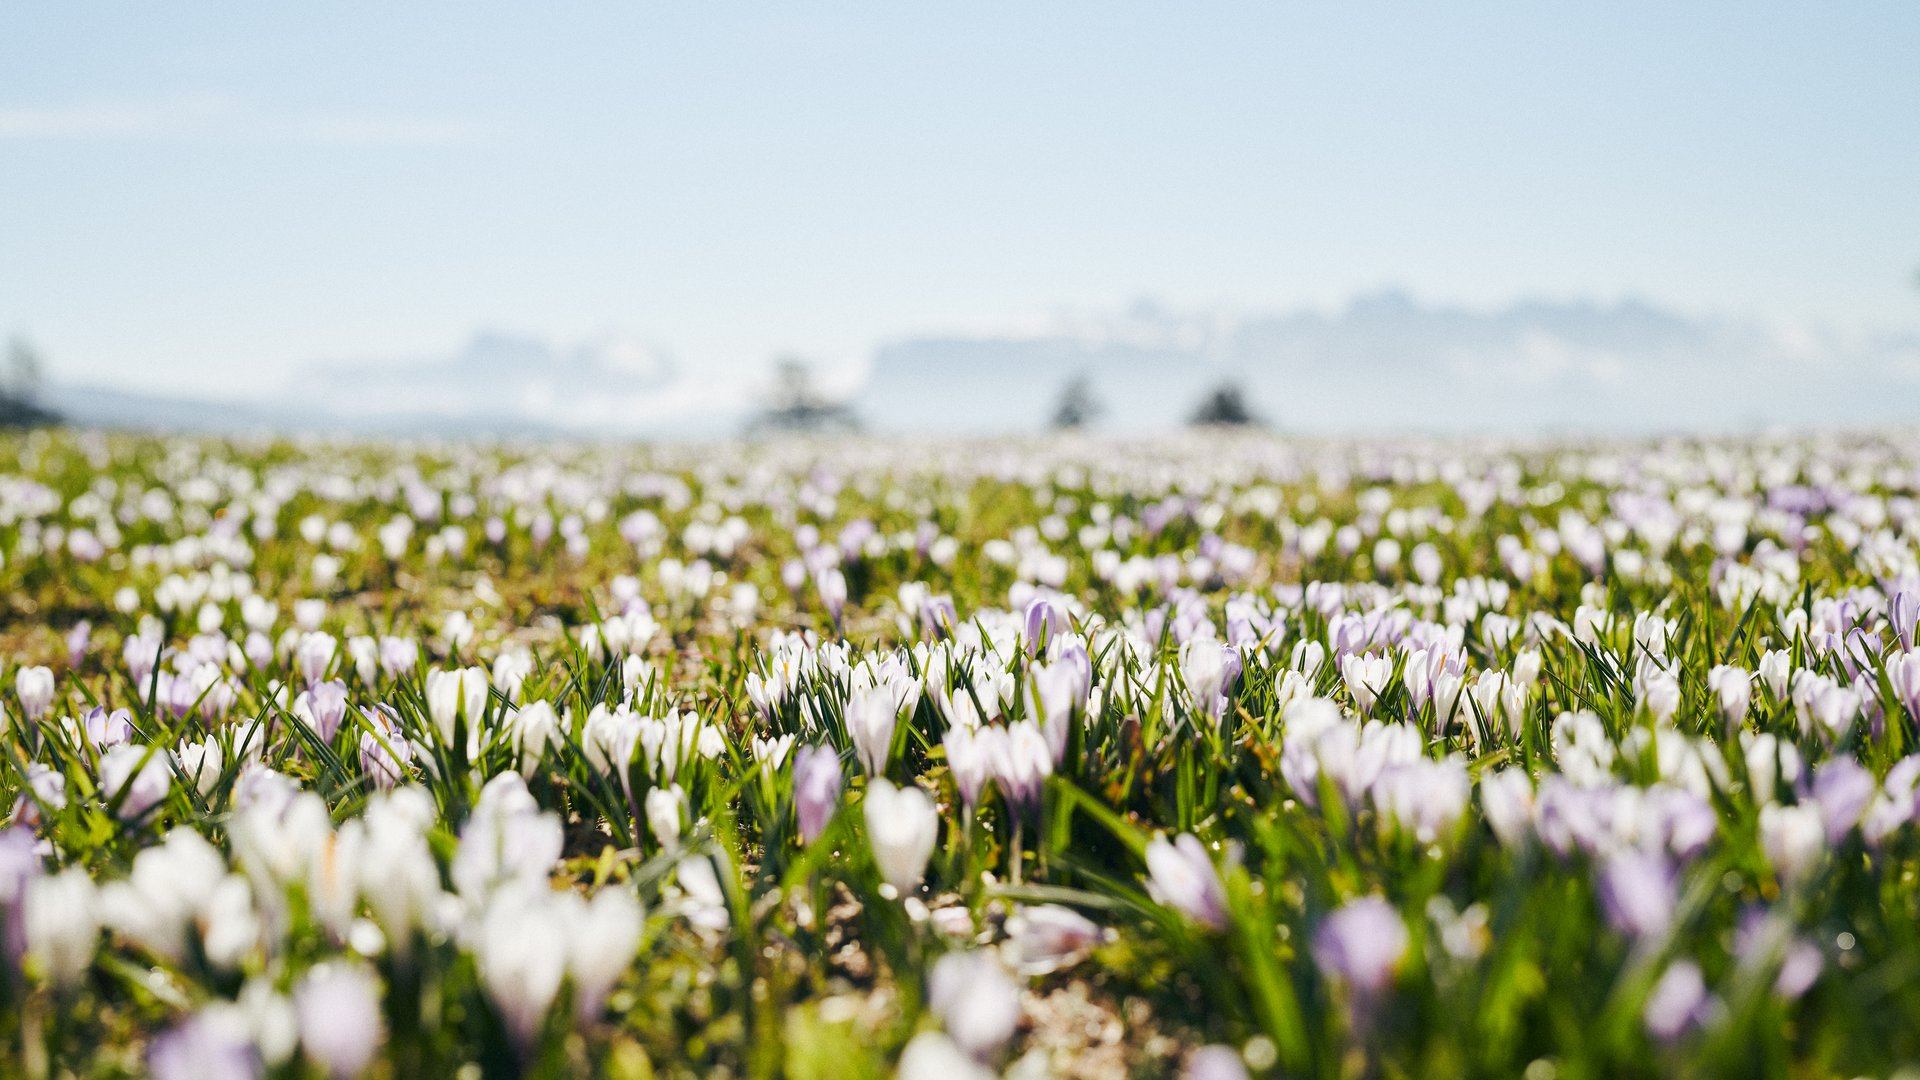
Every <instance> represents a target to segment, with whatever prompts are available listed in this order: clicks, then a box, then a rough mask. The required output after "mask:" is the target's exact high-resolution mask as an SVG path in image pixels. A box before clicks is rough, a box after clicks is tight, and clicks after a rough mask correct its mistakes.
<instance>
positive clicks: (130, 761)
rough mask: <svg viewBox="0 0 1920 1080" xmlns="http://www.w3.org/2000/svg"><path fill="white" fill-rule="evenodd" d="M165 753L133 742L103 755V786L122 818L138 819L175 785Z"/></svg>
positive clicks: (105, 796) (104, 794)
mask: <svg viewBox="0 0 1920 1080" xmlns="http://www.w3.org/2000/svg"><path fill="white" fill-rule="evenodd" d="M170 776H171V770H170V769H169V768H168V767H167V760H166V754H165V753H164V752H160V751H154V752H149V750H148V748H147V747H144V746H140V745H138V744H134V743H128V744H127V745H124V746H116V747H114V748H113V749H112V750H109V751H107V753H106V754H105V755H104V756H103V757H101V759H100V790H101V794H102V796H103V797H104V798H105V799H106V800H107V802H108V803H109V804H112V803H113V802H114V801H115V800H118V801H119V807H118V809H116V810H115V811H114V813H115V815H116V816H118V817H119V818H120V820H121V821H128V822H132V821H139V820H140V819H141V818H143V817H145V816H146V814H147V812H148V811H149V810H152V809H153V808H154V807H155V806H157V805H159V803H160V801H161V800H163V799H165V798H166V797H167V792H168V791H169V790H171V789H172V787H173V782H172V780H171V779H170Z"/></svg>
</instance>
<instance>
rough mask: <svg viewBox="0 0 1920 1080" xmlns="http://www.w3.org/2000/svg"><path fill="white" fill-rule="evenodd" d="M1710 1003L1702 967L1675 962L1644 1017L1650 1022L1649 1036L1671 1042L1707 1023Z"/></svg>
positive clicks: (1650, 997)
mask: <svg viewBox="0 0 1920 1080" xmlns="http://www.w3.org/2000/svg"><path fill="white" fill-rule="evenodd" d="M1707 1004H1708V999H1707V982H1706V979H1705V978H1703V977H1702V976H1701V974H1700V965H1698V964H1696V963H1694V962H1693V961H1691V960H1675V961H1674V962H1673V963H1672V964H1670V965H1668V967H1667V970H1666V972H1665V973H1664V974H1662V975H1661V976H1660V981H1659V982H1657V983H1655V984H1654V985H1653V992H1652V993H1650V994H1648V995H1647V1004H1646V1007H1645V1008H1644V1009H1642V1010H1641V1013H1640V1016H1641V1019H1642V1020H1644V1021H1645V1022H1646V1025H1647V1034H1649V1035H1651V1036H1653V1037H1654V1039H1656V1040H1658V1041H1660V1042H1664V1043H1670V1042H1674V1041H1676V1040H1678V1039H1679V1038H1680V1036H1682V1035H1684V1034H1686V1033H1687V1031H1688V1030H1690V1029H1692V1028H1694V1027H1697V1026H1699V1024H1700V1023H1701V1022H1702V1021H1703V1020H1705V1018H1706V1014H1707Z"/></svg>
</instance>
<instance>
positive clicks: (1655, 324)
mask: <svg viewBox="0 0 1920 1080" xmlns="http://www.w3.org/2000/svg"><path fill="white" fill-rule="evenodd" d="M768 373H769V374H770V368H769V371H768ZM760 374H761V373H759V372H752V373H749V374H745V375H729V374H728V373H727V372H726V371H724V370H720V369H715V368H711V367H709V368H705V369H698V370H694V371H688V370H683V369H682V367H681V366H680V365H679V364H677V363H676V362H675V361H674V359H673V358H672V357H671V356H670V355H669V354H668V353H667V352H666V351H665V350H663V349H660V348H657V347H655V346H652V345H649V344H646V343H642V342H635V341H632V340H627V339H618V338H602V339H596V340H593V341H589V342H585V343H581V344H578V345H574V346H570V347H561V346H555V345H552V344H550V343H548V342H546V341H543V340H541V339H538V338H534V337H528V336H524V335H513V334H505V333H499V332H482V333H479V334H476V335H475V336H474V337H473V338H471V339H470V340H469V341H468V342H467V343H466V344H465V345H463V346H462V347H461V348H459V349H457V350H455V351H453V352H451V353H449V354H447V355H445V356H440V357H427V358H421V359H415V360H412V361H403V360H351V361H332V362H316V363H314V364H311V365H309V366H308V367H307V368H306V369H305V370H303V371H302V372H300V373H298V375H297V376H296V377H295V378H294V379H293V380H292V381H291V382H290V384H289V388H288V389H287V390H286V391H284V392H282V393H280V394H278V395H273V396H269V397H265V398H261V399H258V400H255V401H252V402H246V403H228V402H218V401H193V400H181V399H173V398H165V397H159V396H145V395H140V394H132V393H125V392H120V391H114V390H109V389H104V388H88V387H67V388H59V387H55V388H53V390H52V392H51V393H50V394H49V404H51V405H52V406H53V407H54V408H56V409H58V410H59V411H61V412H63V413H64V414H66V415H67V416H69V417H71V418H73V419H74V420H76V421H79V422H82V423H94V424H103V425H109V426H116V427H134V428H145V429H166V430H174V429H180V430H194V431H213V432H242V431H249V432H251V431H287V432H306V431H322V432H335V433H343V434H361V435H407V434H419V435H504V436H531V437H538V436H543V435H562V434H564V435H573V436H581V437H589V438H634V437H640V438H662V439H677V438H710V437H721V436H726V435H731V434H736V433H738V432H740V431H741V430H743V429H744V427H745V426H746V424H747V422H748V421H749V420H750V419H751V417H752V415H753V413H754V412H755V409H756V407H757V406H758V405H759V404H760V403H761V402H762V400H763V396H764V393H765V387H764V384H763V383H762V382H761V381H759V376H760ZM1080 375H1085V376H1086V377H1087V379H1088V381H1089V383H1090V385H1091V388H1092V394H1093V396H1094V398H1095V399H1097V400H1098V401H1099V403H1100V404H1101V405H1102V406H1103V414H1102V418H1101V421H1100V423H1099V428H1100V429H1102V430H1108V431H1114V432H1138V431H1152V430H1156V429H1164V428H1171V427H1175V426H1178V425H1180V424H1182V423H1184V422H1185V420H1186V419H1187V417H1188V416H1189V415H1190V413H1191V412H1192V410H1193V409H1194V407H1195V406H1196V405H1197V404H1198V403H1199V402H1200V400H1201V399H1202V398H1203V397H1204V396H1206V395H1207V394H1208V393H1209V392H1210V391H1211V390H1213V389H1214V388H1216V387H1218V386H1220V385H1222V384H1223V383H1226V382H1229V381H1231V382H1236V383H1238V384H1240V385H1241V386H1242V387H1243V388H1244V389H1245V391H1246V396H1247V398H1248V399H1249V401H1250V402H1251V404H1252V405H1253V407H1254V408H1255V409H1256V410H1257V411H1258V412H1260V413H1261V414H1263V415H1264V416H1266V417H1267V418H1269V419H1270V420H1272V421H1274V422H1275V423H1277V425H1278V426H1280V427H1282V428H1283V429H1286V430H1293V431H1300V432H1307V433H1314V432H1325V433H1355V432H1367V431H1424V432H1438V433H1445V432H1468V431H1486V432H1532V431H1553V430H1558V431H1592V432H1599V433H1605V432H1634V431H1660V430H1666V431H1693V430H1728V429H1739V428H1751V427H1756V426H1762V425H1798V426H1820V425H1868V424H1884V423H1899V422H1914V421H1920V331H1916V330H1907V331H1901V332H1880V333H1853V334H1842V333H1835V332H1832V331H1823V330H1807V329H1800V330H1791V331H1789V330H1782V329H1779V328H1776V327H1771V326H1768V325H1766V324H1763V323H1760V322H1758V321H1756V320H1743V319H1734V318H1699V317H1694V316H1688V315H1684V314H1680V313H1676V312H1674V311H1671V310H1668V309H1665V308H1662V307H1660V306H1658V305H1656V304H1653V303H1649V302H1646V301H1641V300H1622V301H1619V302H1615V303H1596V302H1592V301H1582V300H1542V299H1525V300H1518V301H1515V302H1513V303H1511V304H1507V305H1505V306H1503V307H1498V308H1492V309H1484V310H1482V309H1471V308H1463V307H1457V306H1448V305H1434V304H1427V303H1422V302H1421V301H1419V300H1417V299H1415V298H1414V297H1413V296H1411V295H1409V294H1408V293H1406V292H1403V291H1399V290H1383V291H1379V292H1375V293H1369V294H1365V295H1362V296H1358V297H1355V298H1354V299H1353V300H1352V301H1350V302H1349V303H1348V304H1346V305H1345V306H1344V307H1342V308H1340V309H1338V310H1335V311H1331V312H1327V311H1319V310H1312V309H1301V310H1294V311H1285V312H1273V313H1251V314H1238V315H1235V314H1223V313H1220V312H1210V311H1180V310H1176V309H1173V308H1170V307H1168V306H1165V305H1162V304H1158V303H1154V302H1151V301H1141V302H1138V303H1135V304H1133V305H1130V306H1127V307H1124V308H1121V309H1118V310H1116V311H1114V312H1111V313H1094V314H1091V315H1087V314H1069V315H1064V316H1061V317H1059V318H1056V319H1054V320H1052V321H1051V322H1050V323H1048V324H1045V325H1040V326H1034V327H1027V328H1024V329H1018V330H1011V331H1006V332H986V333H972V334H952V333H949V334H928V335H922V336H914V337H908V338H905V339H901V340H897V341H893V342H889V343H886V344H883V345H881V346H880V347H879V348H878V349H876V350H875V352H874V354H873V360H872V363H871V365H870V367H869V369H868V371H867V373H866V378H865V381H864V383H862V384H861V385H860V388H859V389H858V391H857V392H856V393H855V394H854V396H853V399H852V404H853V407H854V409H855V412H856V413H857V415H858V416H859V418H860V419H861V420H862V421H863V423H864V424H865V426H866V427H867V428H869V429H870V430H874V431H879V432H899V433H916V432H926V433H943V434H995V433H1007V432H1023V431H1034V430H1037V429H1040V428H1042V427H1044V426H1046V424H1047V423H1048V421H1049V419H1050V418H1051V417H1052V415H1053V413H1054V411H1055V408H1056V406H1057V404H1058V400H1059V397H1060V394H1061V392H1062V391H1063V390H1064V388H1065V387H1066V386H1067V384H1068V383H1069V382H1070V381H1072V380H1073V379H1074V378H1075V377H1076V376H1080Z"/></svg>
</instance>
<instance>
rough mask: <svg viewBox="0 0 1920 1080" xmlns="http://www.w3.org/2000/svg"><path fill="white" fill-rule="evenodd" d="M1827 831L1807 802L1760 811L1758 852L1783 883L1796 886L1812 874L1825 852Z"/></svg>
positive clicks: (1775, 805) (1762, 808)
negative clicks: (1765, 857)
mask: <svg viewBox="0 0 1920 1080" xmlns="http://www.w3.org/2000/svg"><path fill="white" fill-rule="evenodd" d="M1827 846H1828V844H1827V830H1826V826H1825V824H1824V823H1823V822H1822V821H1821V814H1820V808H1819V807H1818V806H1817V805H1814V804H1810V803H1795V804H1794V805H1792V806H1781V805H1780V804H1778V803H1770V804H1768V805H1766V806H1763V807H1761V808H1760V850H1762V851H1764V852H1766V855H1767V861H1768V862H1770V863H1772V864H1773V871H1774V873H1775V874H1778V875H1779V877H1780V880H1781V882H1782V883H1783V884H1788V885H1792V884H1798V883H1799V882H1802V881H1805V880H1806V879H1807V878H1808V877H1809V876H1811V875H1812V873H1813V871H1814V870H1815V869H1817V868H1818V867H1819V865H1820V861H1821V860H1822V859H1823V858H1825V857H1826V853H1827Z"/></svg>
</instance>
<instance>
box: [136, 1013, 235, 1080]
mask: <svg viewBox="0 0 1920 1080" xmlns="http://www.w3.org/2000/svg"><path fill="white" fill-rule="evenodd" d="M147 1070H148V1071H149V1072H150V1073H152V1075H153V1080H257V1078H258V1077H259V1076H260V1075H261V1074H262V1072H263V1071H264V1067H263V1065H262V1064H261V1061H260V1053H259V1051H257V1050H255V1049H254V1047H253V1045H252V1044H251V1043H249V1042H248V1041H247V1040H246V1039H245V1038H243V1037H241V1035H240V1033H239V1032H237V1031H235V1030H233V1028H232V1026H231V1025H228V1024H223V1023H220V1022H217V1021H216V1020H214V1019H212V1018H209V1017H208V1016H205V1015H198V1016H192V1017H189V1018H188V1019H186V1020H185V1021H183V1022H181V1023H179V1024H176V1025H175V1026H173V1027H171V1028H169V1029H167V1030H166V1031H164V1032H162V1033H161V1034H160V1035H159V1036H158V1037H156V1038H155V1039H154V1040H153V1043H152V1045H151V1046H150V1047H149V1048H148V1050H147Z"/></svg>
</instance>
